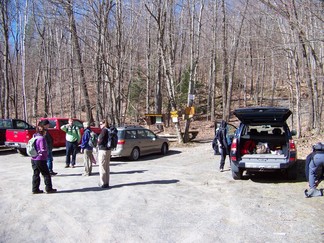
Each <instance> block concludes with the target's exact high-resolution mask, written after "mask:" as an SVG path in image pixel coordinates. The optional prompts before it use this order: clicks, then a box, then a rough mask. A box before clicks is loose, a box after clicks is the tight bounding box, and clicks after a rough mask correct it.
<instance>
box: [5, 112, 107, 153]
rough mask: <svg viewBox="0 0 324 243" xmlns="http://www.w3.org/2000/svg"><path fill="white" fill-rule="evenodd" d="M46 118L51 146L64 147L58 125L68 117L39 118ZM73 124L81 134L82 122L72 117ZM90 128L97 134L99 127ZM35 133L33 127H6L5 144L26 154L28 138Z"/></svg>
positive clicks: (66, 120) (66, 121) (62, 133)
mask: <svg viewBox="0 0 324 243" xmlns="http://www.w3.org/2000/svg"><path fill="white" fill-rule="evenodd" d="M44 119H47V120H48V121H49V122H50V127H49V129H48V132H49V133H50V134H51V136H52V137H53V147H54V148H59V147H65V141H66V140H65V132H63V131H62V130H61V129H60V127H61V126H63V125H65V124H67V123H68V118H57V117H53V118H41V119H40V120H44ZM73 124H74V125H75V126H77V127H79V128H80V132H81V135H82V134H83V131H84V129H83V123H82V121H80V120H78V119H73ZM91 130H92V131H93V132H95V133H96V134H99V133H100V131H101V129H100V128H99V127H91ZM34 133H35V128H32V129H7V131H6V142H5V146H7V147H11V148H15V149H17V152H18V153H21V154H23V155H26V145H27V143H28V140H29V139H31V137H32V136H33V135H34Z"/></svg>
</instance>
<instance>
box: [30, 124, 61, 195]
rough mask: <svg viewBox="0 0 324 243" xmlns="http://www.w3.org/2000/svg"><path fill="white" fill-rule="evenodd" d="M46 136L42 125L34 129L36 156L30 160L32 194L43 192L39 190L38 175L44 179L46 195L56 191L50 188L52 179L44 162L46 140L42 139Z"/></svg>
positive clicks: (45, 157) (45, 158) (39, 179)
mask: <svg viewBox="0 0 324 243" xmlns="http://www.w3.org/2000/svg"><path fill="white" fill-rule="evenodd" d="M45 134H46V130H45V128H44V126H43V125H42V124H39V125H38V126H37V127H36V133H35V134H34V136H35V137H36V138H37V140H36V142H35V148H36V151H37V153H38V154H37V155H36V156H35V157H32V159H31V165H32V169H33V172H34V173H33V178H32V192H33V194H39V193H43V190H40V189H39V186H40V181H41V178H40V176H39V175H40V173H41V174H42V175H43V177H44V183H45V191H46V193H54V192H56V191H57V190H56V189H53V187H52V179H51V175H50V173H49V170H48V167H47V164H46V160H47V145H46V140H45V138H44V136H45Z"/></svg>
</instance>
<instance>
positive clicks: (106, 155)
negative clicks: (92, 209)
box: [98, 120, 111, 188]
mask: <svg viewBox="0 0 324 243" xmlns="http://www.w3.org/2000/svg"><path fill="white" fill-rule="evenodd" d="M108 127H109V126H108V123H107V121H106V120H102V121H101V122H100V128H101V132H100V135H99V137H98V146H99V152H98V163H99V177H100V178H99V180H100V181H99V186H100V187H101V188H109V174H110V168H109V163H110V155H111V150H110V149H108V147H107V143H108V138H109V131H108Z"/></svg>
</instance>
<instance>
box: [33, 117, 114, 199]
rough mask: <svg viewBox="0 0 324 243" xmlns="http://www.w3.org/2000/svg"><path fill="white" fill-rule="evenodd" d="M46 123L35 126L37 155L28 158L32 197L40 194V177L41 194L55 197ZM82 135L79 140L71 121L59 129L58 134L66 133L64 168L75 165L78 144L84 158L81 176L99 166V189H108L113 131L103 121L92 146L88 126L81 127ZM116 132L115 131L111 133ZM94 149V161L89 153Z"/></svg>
mask: <svg viewBox="0 0 324 243" xmlns="http://www.w3.org/2000/svg"><path fill="white" fill-rule="evenodd" d="M49 124H50V123H49V121H48V120H47V119H45V120H42V121H40V122H39V123H38V124H37V126H36V133H35V134H34V137H35V138H36V140H35V143H34V147H35V150H36V151H37V155H35V156H33V157H32V158H31V165H32V169H33V177H32V193H33V194H39V193H43V192H44V191H43V190H40V189H39V187H40V181H41V178H40V174H42V176H43V177H44V183H45V192H46V193H55V192H57V189H54V188H53V185H52V178H51V176H55V175H56V174H57V173H56V172H54V171H53V154H52V150H53V138H52V137H51V135H50V133H49V132H48V128H49ZM83 127H84V132H83V135H82V136H81V132H80V129H79V127H77V126H75V125H74V124H73V119H71V118H70V119H69V120H68V124H66V125H63V126H61V130H62V131H64V132H65V133H66V160H65V168H69V167H71V168H74V167H75V164H76V154H77V150H78V146H79V143H80V142H81V150H80V151H81V153H82V154H83V155H84V156H83V158H84V174H83V175H84V176H90V175H91V173H92V164H93V163H97V162H98V164H99V187H101V188H109V175H110V169H109V164H110V155H111V148H112V147H110V143H111V141H110V138H111V133H113V130H114V129H113V128H109V124H108V122H107V121H106V120H102V121H101V122H100V128H101V132H100V134H99V136H98V137H95V140H96V141H95V145H94V144H93V143H94V141H92V139H93V138H92V131H91V129H90V124H89V122H84V123H83ZM115 130H116V129H115ZM94 147H97V148H98V161H96V160H95V159H94V156H93V149H94Z"/></svg>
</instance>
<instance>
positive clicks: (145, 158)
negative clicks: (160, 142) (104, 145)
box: [110, 150, 182, 162]
mask: <svg viewBox="0 0 324 243" xmlns="http://www.w3.org/2000/svg"><path fill="white" fill-rule="evenodd" d="M180 153H182V152H181V151H178V150H169V152H168V153H167V154H166V155H161V154H159V153H156V154H150V155H143V156H141V157H140V158H139V159H138V160H136V161H133V160H130V159H129V158H127V157H120V158H111V160H110V161H112V162H114V161H122V162H124V161H127V162H141V161H148V160H155V159H159V158H161V157H168V156H172V155H175V154H180Z"/></svg>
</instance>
